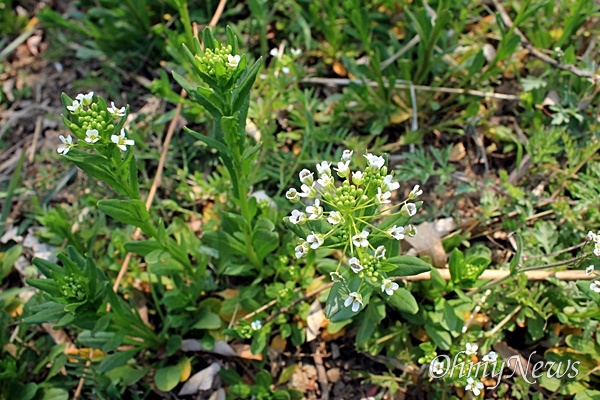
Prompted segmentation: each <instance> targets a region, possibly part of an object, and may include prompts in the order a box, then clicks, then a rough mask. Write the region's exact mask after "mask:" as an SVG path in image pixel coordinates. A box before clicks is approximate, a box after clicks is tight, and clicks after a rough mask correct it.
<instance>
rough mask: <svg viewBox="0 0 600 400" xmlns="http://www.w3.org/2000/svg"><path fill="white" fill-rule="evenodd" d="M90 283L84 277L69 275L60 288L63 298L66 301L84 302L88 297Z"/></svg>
mask: <svg viewBox="0 0 600 400" xmlns="http://www.w3.org/2000/svg"><path fill="white" fill-rule="evenodd" d="M87 286H88V282H87V280H86V279H85V278H84V277H83V276H77V275H72V274H71V275H68V276H66V277H65V278H64V282H63V284H62V285H61V287H60V290H61V292H62V294H63V296H64V297H65V298H66V299H74V300H76V301H82V300H83V299H85V297H86V296H87Z"/></svg>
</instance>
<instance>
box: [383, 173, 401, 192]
mask: <svg viewBox="0 0 600 400" xmlns="http://www.w3.org/2000/svg"><path fill="white" fill-rule="evenodd" d="M393 178H394V177H393V176H391V175H386V176H385V178H383V187H384V189H386V190H388V191H392V190H397V189H398V188H400V183H398V182H392V179H393Z"/></svg>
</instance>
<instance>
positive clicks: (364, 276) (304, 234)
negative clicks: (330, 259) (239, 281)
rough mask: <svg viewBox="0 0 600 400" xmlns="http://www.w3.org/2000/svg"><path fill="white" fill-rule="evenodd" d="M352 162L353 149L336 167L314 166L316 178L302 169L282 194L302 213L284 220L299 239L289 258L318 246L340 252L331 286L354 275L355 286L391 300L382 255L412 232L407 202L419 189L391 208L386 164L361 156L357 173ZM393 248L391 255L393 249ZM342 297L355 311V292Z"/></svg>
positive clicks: (393, 186) (392, 187) (412, 209)
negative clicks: (343, 256) (296, 185)
mask: <svg viewBox="0 0 600 400" xmlns="http://www.w3.org/2000/svg"><path fill="white" fill-rule="evenodd" d="M352 161H353V151H350V150H345V151H344V152H343V154H342V157H341V160H339V161H338V162H337V163H335V164H334V163H331V162H327V161H323V162H320V163H319V164H317V165H316V174H315V172H313V171H310V170H308V169H303V170H302V171H301V172H300V175H299V178H300V182H301V186H300V189H299V190H298V189H296V188H292V189H289V190H288V191H287V193H286V198H287V199H288V200H290V201H291V202H292V203H299V204H302V205H303V209H300V210H298V209H295V210H293V211H292V213H291V215H290V216H289V222H290V224H292V226H295V227H296V228H297V229H295V232H296V233H297V234H298V236H300V240H299V243H298V245H297V246H296V248H295V254H296V257H297V258H302V257H304V256H306V255H307V254H308V253H309V252H310V251H312V250H316V249H319V248H324V247H326V248H340V249H343V252H344V254H347V255H348V259H347V261H346V264H347V268H344V269H341V267H342V263H343V259H342V260H340V263H339V264H338V267H337V269H336V270H335V271H334V272H331V274H330V276H331V279H332V280H333V281H334V282H343V283H345V282H346V280H347V279H353V278H354V277H359V278H360V279H361V283H360V285H361V286H362V285H363V284H367V285H369V286H371V287H372V288H373V289H374V290H377V291H378V292H379V293H380V294H382V295H383V294H386V295H388V296H392V295H393V294H394V291H396V290H397V289H398V288H399V285H398V284H397V283H396V282H394V281H393V279H391V277H388V276H387V273H386V268H384V264H385V261H386V253H388V254H389V250H390V248H391V244H392V243H393V242H394V241H400V240H402V239H404V237H405V235H410V236H414V235H415V234H416V229H415V227H414V226H413V225H411V224H407V222H408V220H409V219H410V218H411V217H412V216H414V215H415V214H416V212H417V204H414V203H412V202H411V201H412V200H414V199H416V198H417V197H419V196H420V195H421V194H422V193H423V191H422V190H421V189H420V188H419V186H418V185H417V186H415V187H414V188H413V190H412V191H411V192H410V194H409V195H408V198H407V199H405V200H404V201H402V202H400V203H398V204H395V205H394V204H392V193H393V192H394V191H396V190H398V189H399V187H400V184H399V183H398V182H396V181H394V177H393V175H391V174H388V168H387V166H386V160H385V159H384V158H383V157H380V156H376V155H373V154H370V153H369V154H366V155H364V162H365V163H366V167H365V168H364V169H363V170H359V169H351V165H350V164H351V162H352ZM336 178H340V179H341V183H337V182H336ZM303 203H306V204H303ZM378 222H379V223H378ZM394 248H395V249H396V252H397V249H398V246H397V245H396V246H395V247H394ZM395 255H397V254H395ZM391 256H392V257H393V256H394V254H392V255H391ZM387 270H388V271H389V269H387ZM359 289H360V288H359ZM348 293H349V294H348V297H347V298H346V300H345V302H344V306H345V307H351V309H352V311H354V312H357V311H358V310H359V309H360V308H361V307H362V306H363V298H362V295H361V293H360V290H352V291H350V289H348Z"/></svg>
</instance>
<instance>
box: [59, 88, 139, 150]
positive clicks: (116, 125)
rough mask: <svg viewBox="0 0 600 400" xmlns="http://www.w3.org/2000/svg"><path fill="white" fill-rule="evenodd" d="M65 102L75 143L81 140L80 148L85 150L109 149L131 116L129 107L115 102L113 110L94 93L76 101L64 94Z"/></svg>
mask: <svg viewBox="0 0 600 400" xmlns="http://www.w3.org/2000/svg"><path fill="white" fill-rule="evenodd" d="M61 100H62V102H63V105H64V107H65V110H66V113H65V114H63V122H64V123H65V125H66V127H67V128H68V129H69V131H71V134H72V136H73V137H72V139H71V140H73V138H77V139H79V141H78V142H77V146H81V147H83V148H84V149H85V148H100V147H101V148H107V146H108V145H110V143H111V140H110V138H111V136H113V135H119V131H120V130H121V129H122V127H123V125H124V122H125V121H124V117H126V116H127V113H128V109H127V106H122V107H117V106H116V105H115V103H114V102H112V101H111V102H110V107H109V106H108V105H107V101H105V100H104V99H103V98H102V97H100V96H97V95H95V94H94V92H88V93H79V94H77V95H76V96H75V99H72V98H71V97H69V96H68V95H67V94H65V93H63V94H62V95H61ZM62 144H63V145H64V144H65V143H64V142H63V143H62ZM61 154H66V153H64V152H61Z"/></svg>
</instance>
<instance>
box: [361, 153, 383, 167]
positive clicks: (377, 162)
mask: <svg viewBox="0 0 600 400" xmlns="http://www.w3.org/2000/svg"><path fill="white" fill-rule="evenodd" d="M365 158H366V159H367V161H368V162H369V166H371V168H373V169H375V170H379V169H381V167H383V165H384V164H385V159H384V158H383V157H379V156H376V155H373V154H371V153H367V154H365Z"/></svg>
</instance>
